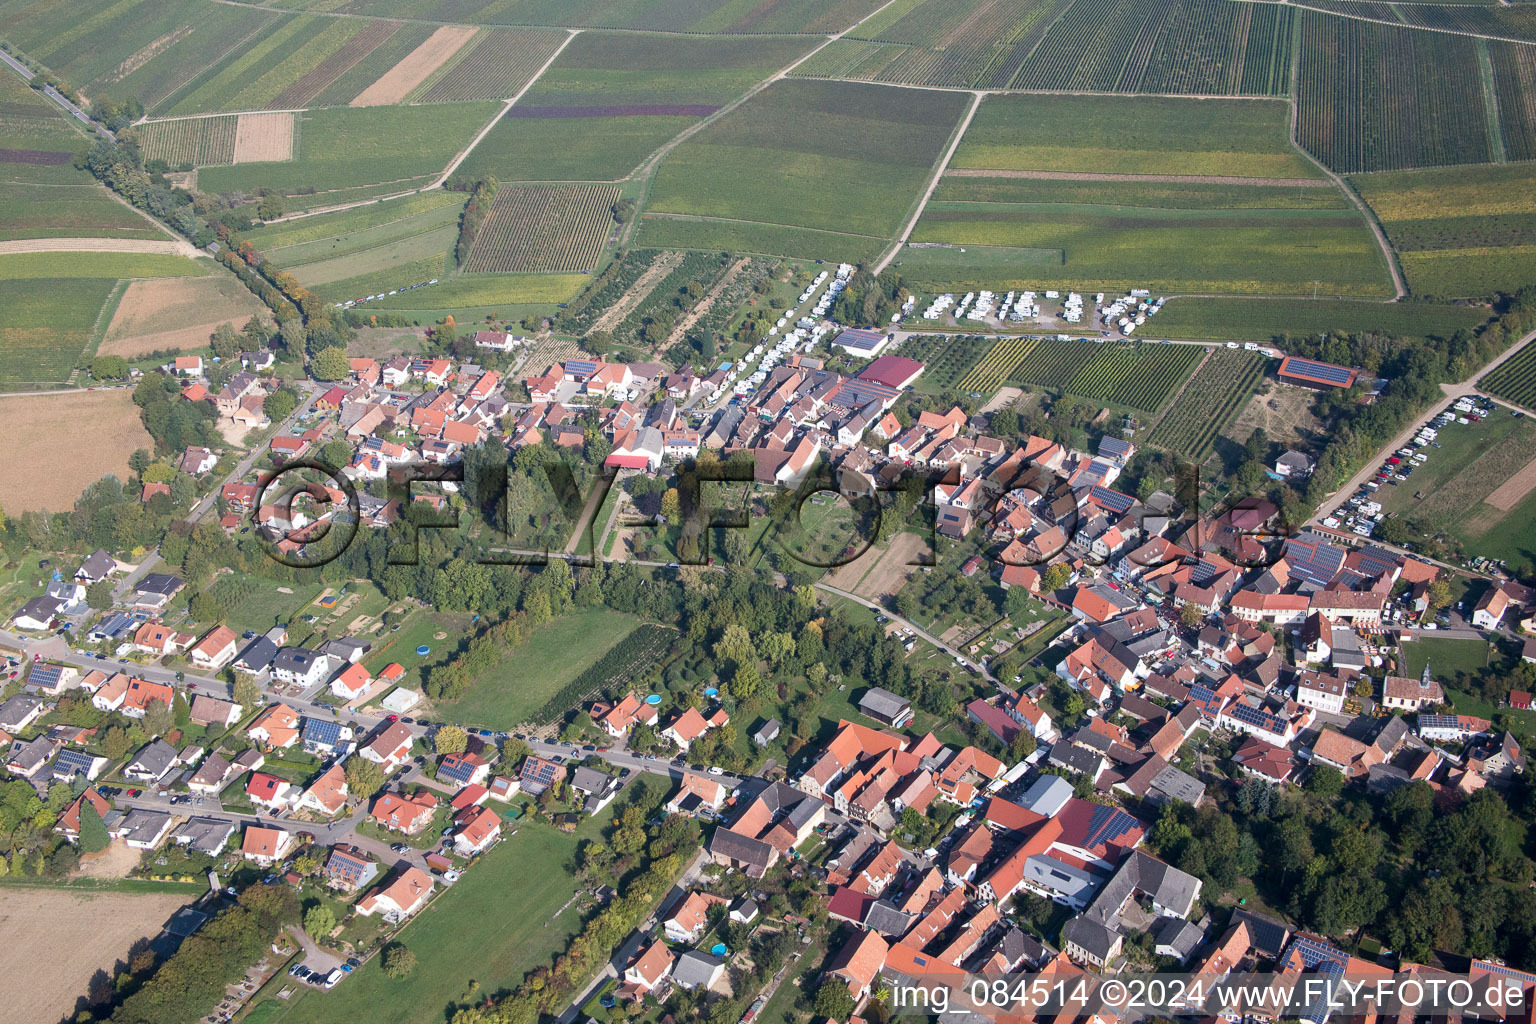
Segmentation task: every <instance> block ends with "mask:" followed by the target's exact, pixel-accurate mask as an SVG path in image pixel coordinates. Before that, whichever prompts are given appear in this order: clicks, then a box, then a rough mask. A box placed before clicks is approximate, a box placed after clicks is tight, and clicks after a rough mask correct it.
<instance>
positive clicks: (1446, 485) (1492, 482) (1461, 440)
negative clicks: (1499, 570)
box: [1376, 409, 1536, 576]
mask: <svg viewBox="0 0 1536 1024" xmlns="http://www.w3.org/2000/svg"><path fill="white" fill-rule="evenodd" d="M1435 440H1436V441H1438V442H1439V443H1440V445H1441V447H1439V448H1426V449H1424V451H1426V452H1428V453H1429V459H1428V461H1427V462H1425V463H1424V464H1423V465H1422V466H1420V467H1419V468H1418V469H1417V470H1415V471H1414V474H1413V475H1412V476H1411V477H1409V478H1408V481H1407V482H1406V483H1401V484H1399V485H1398V486H1396V487H1383V488H1382V489H1381V490H1380V491H1378V492H1377V498H1376V500H1378V501H1380V502H1381V504H1382V507H1383V508H1384V509H1385V510H1386V511H1387V512H1390V513H1394V514H1396V515H1400V516H1402V517H1403V519H1404V520H1405V521H1406V523H1407V525H1408V527H1409V529H1410V532H1414V533H1418V534H1421V535H1424V536H1434V535H1437V534H1440V533H1444V534H1447V535H1449V536H1451V537H1454V538H1456V539H1457V540H1459V541H1461V543H1462V545H1463V547H1464V548H1465V550H1466V552H1467V554H1469V555H1474V556H1475V555H1484V556H1486V557H1488V558H1496V559H1498V558H1502V559H1506V560H1508V562H1509V569H1510V572H1511V573H1514V574H1515V575H1516V576H1523V575H1525V574H1528V573H1529V572H1531V571H1532V570H1533V569H1536V488H1533V484H1536V480H1533V479H1532V478H1531V473H1532V472H1533V470H1531V469H1530V468H1529V467H1530V466H1531V463H1532V461H1533V460H1536V423H1533V422H1532V420H1531V418H1530V417H1516V416H1514V415H1511V414H1510V412H1509V411H1507V410H1504V409H1496V410H1495V411H1494V413H1493V414H1492V415H1491V416H1489V417H1488V418H1487V419H1486V420H1484V421H1483V422H1481V423H1472V424H1467V425H1462V424H1457V423H1452V424H1447V425H1446V426H1445V427H1443V428H1441V430H1440V436H1439V437H1437V438H1436V439H1435Z"/></svg>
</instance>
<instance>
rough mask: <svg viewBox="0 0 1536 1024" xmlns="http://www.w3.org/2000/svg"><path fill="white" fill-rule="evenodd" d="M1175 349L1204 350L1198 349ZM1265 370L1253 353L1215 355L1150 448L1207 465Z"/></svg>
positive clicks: (1155, 430) (1164, 420)
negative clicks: (1173, 453) (1224, 433)
mask: <svg viewBox="0 0 1536 1024" xmlns="http://www.w3.org/2000/svg"><path fill="white" fill-rule="evenodd" d="M1176 347H1181V348H1187V349H1190V350H1191V351H1194V352H1199V351H1200V349H1199V348H1198V347H1196V346H1194V345H1183V346H1176ZM1266 365H1267V360H1266V359H1265V358H1264V357H1263V356H1261V355H1258V354H1257V353H1254V352H1244V351H1236V352H1234V351H1232V350H1231V349H1226V348H1220V349H1214V350H1212V351H1211V354H1210V358H1209V359H1207V360H1206V361H1205V363H1204V364H1202V365H1201V367H1200V369H1199V370H1198V371H1197V372H1196V373H1195V375H1194V376H1193V377H1191V378H1190V380H1189V383H1188V384H1187V385H1186V386H1185V387H1184V390H1183V392H1182V393H1181V394H1180V395H1179V400H1178V402H1176V403H1174V405H1173V406H1172V407H1170V408H1169V410H1168V412H1167V415H1165V416H1164V417H1163V418H1162V420H1161V421H1160V422H1159V423H1158V424H1157V426H1156V427H1154V428H1153V430H1152V432H1151V434H1149V435H1148V437H1147V443H1149V444H1154V445H1157V446H1158V447H1160V448H1166V449H1168V450H1169V451H1173V452H1177V453H1178V454H1180V455H1184V456H1186V457H1187V458H1190V459H1193V460H1195V461H1196V462H1199V461H1202V460H1203V459H1204V458H1205V457H1206V456H1207V455H1209V454H1210V453H1211V450H1212V448H1213V447H1214V446H1215V444H1216V438H1217V437H1218V436H1219V435H1220V434H1221V432H1222V431H1224V430H1226V429H1227V428H1228V425H1229V424H1230V423H1231V422H1232V421H1233V420H1234V419H1235V418H1236V417H1237V415H1238V413H1240V412H1242V409H1243V406H1244V405H1245V404H1246V403H1247V401H1248V397H1249V395H1251V394H1252V393H1253V389H1254V388H1255V387H1256V386H1257V385H1258V382H1259V379H1260V378H1261V377H1262V376H1263V374H1264V367H1265V366H1266Z"/></svg>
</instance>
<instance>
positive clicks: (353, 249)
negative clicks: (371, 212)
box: [262, 197, 462, 283]
mask: <svg viewBox="0 0 1536 1024" xmlns="http://www.w3.org/2000/svg"><path fill="white" fill-rule="evenodd" d="M456 198H459V199H460V201H461V202H462V197H456ZM364 209H373V208H372V207H364ZM345 212H347V213H351V212H352V211H350V210H348V211H345ZM322 216H323V215H322ZM458 222H459V210H458V208H457V207H456V206H439V207H438V208H436V209H433V210H427V211H426V212H424V213H417V214H414V215H412V216H408V217H402V218H401V219H399V220H389V221H383V222H381V223H377V224H375V225H373V226H371V227H366V228H361V229H359V230H356V231H350V232H348V233H346V234H344V235H337V236H333V237H330V238H319V239H316V240H315V241H313V242H301V243H299V244H297V245H287V246H283V247H281V248H277V249H266V250H262V251H263V252H264V253H265V255H266V257H267V258H268V259H270V260H271V261H272V262H273V263H274V264H275V265H276V266H279V267H282V268H284V269H290V268H301V267H302V268H305V270H303V271H299V270H297V269H295V273H297V274H298V276H299V277H300V278H302V277H303V276H304V274H305V273H309V272H311V271H310V268H313V267H315V265H316V264H319V263H322V262H324V263H331V262H335V261H337V260H343V259H345V258H347V257H349V256H353V255H357V254H362V253H366V252H370V251H375V250H382V249H391V248H394V247H398V246H403V245H409V244H410V243H412V242H414V241H415V240H417V239H421V238H425V237H427V236H431V237H432V238H433V242H432V243H431V246H435V247H431V246H429V248H430V251H431V252H447V251H448V250H449V249H451V248H453V243H454V241H455V240H456V239H457V238H458ZM444 231H447V232H448V235H447V242H446V244H444V243H443V232H444ZM425 251H427V250H425V249H424V250H423V252H425ZM348 276H351V275H349V274H345V273H344V274H340V275H336V274H332V275H331V276H330V277H328V278H326V277H324V276H323V275H320V276H316V277H315V283H320V282H321V281H322V280H333V281H334V280H337V279H338V277H348Z"/></svg>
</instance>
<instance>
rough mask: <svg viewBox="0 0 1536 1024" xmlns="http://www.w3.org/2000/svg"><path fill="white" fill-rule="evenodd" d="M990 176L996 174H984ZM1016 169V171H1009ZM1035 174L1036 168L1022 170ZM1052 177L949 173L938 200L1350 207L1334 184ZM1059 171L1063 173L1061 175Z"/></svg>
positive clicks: (936, 194) (1224, 207)
mask: <svg viewBox="0 0 1536 1024" xmlns="http://www.w3.org/2000/svg"><path fill="white" fill-rule="evenodd" d="M979 173H982V174H988V175H990V174H991V173H992V172H988V171H984V172H979ZM1009 173H1014V172H1009ZM1017 173H1020V174H1033V173H1035V172H1017ZM1045 173H1046V174H1050V175H1052V177H1049V178H1046V177H1006V178H1002V177H974V176H973V173H972V172H967V171H958V172H957V171H949V172H946V173H945V175H944V177H943V178H941V179H940V180H939V187H938V188H936V189H934V192H933V198H934V199H935V200H937V201H939V202H958V203H1023V204H1029V203H1082V204H1087V205H1091V206H1123V205H1127V204H1134V205H1136V206H1138V207H1151V208H1154V209H1167V210H1203V209H1216V210H1351V209H1353V208H1354V206H1353V204H1352V203H1350V201H1349V198H1348V197H1347V196H1345V195H1344V193H1343V192H1342V191H1340V190H1339V189H1338V188H1336V187H1334V186H1333V185H1332V184H1330V183H1328V182H1325V181H1319V182H1317V183H1316V185H1318V186H1322V187H1316V186H1314V184H1313V183H1312V182H1301V181H1299V180H1298V181H1297V182H1296V183H1295V184H1290V185H1266V184H1261V183H1260V182H1259V181H1258V180H1257V179H1254V180H1252V181H1250V182H1249V183H1246V184H1245V183H1221V182H1202V181H1127V180H1125V179H1123V178H1114V179H1110V180H1107V181H1093V180H1083V179H1081V178H1073V177H1072V174H1073V173H1074V172H1070V171H1068V172H1055V171H1048V172H1045ZM1057 175H1059V176H1057Z"/></svg>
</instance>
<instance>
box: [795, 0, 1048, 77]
mask: <svg viewBox="0 0 1536 1024" xmlns="http://www.w3.org/2000/svg"><path fill="white" fill-rule="evenodd" d="M1068 2H1069V0H1025V2H1019V0H918V2H913V0H896V2H894V3H891V4H888V5H887V6H885V7H884V8H882V9H881V10H880V11H879V13H877V14H876V15H875V16H873V17H871V18H870V19H869V20H868V21H866V22H864V23H863V24H862V25H859V26H858V27H857V28H855V29H854V30H853V31H852V32H851V33H849V36H848V37H847V38H845V39H842V40H839V41H838V42H836V43H833V44H832V45H831V46H829V47H827V50H825V51H823V52H822V53H818V54H817V55H816V58H817V59H816V60H814V62H810V63H809V66H807V67H804V68H797V69H796V74H797V75H801V74H803V75H804V76H805V77H830V78H848V79H854V80H857V81H874V82H889V83H893V84H903V85H925V86H943V87H951V88H963V87H968V86H983V87H986V88H1002V87H1004V86H1006V85H1008V83H1009V82H1010V81H1012V79H1013V78H1014V76H1015V75H1016V74H1017V73H1018V70H1019V67H1020V66H1021V65H1022V64H1023V63H1024V58H1025V57H1027V56H1028V55H1029V52H1030V50H1031V49H1032V48H1033V47H1034V46H1035V44H1036V43H1037V42H1039V40H1040V38H1041V36H1042V35H1044V34H1045V31H1046V29H1047V28H1048V27H1049V26H1050V24H1051V22H1052V21H1053V20H1054V19H1055V17H1056V15H1057V14H1058V13H1059V12H1060V11H1061V10H1062V9H1063V8H1064V7H1066V6H1067V4H1068Z"/></svg>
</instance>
